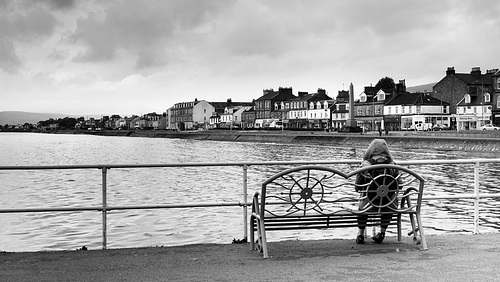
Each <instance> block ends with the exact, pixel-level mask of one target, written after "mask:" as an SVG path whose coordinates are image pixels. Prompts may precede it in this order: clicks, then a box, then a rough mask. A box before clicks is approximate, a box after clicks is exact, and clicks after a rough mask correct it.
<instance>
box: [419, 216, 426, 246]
mask: <svg viewBox="0 0 500 282" xmlns="http://www.w3.org/2000/svg"><path fill="white" fill-rule="evenodd" d="M417 224H418V231H419V233H420V240H421V242H420V244H422V251H425V250H427V242H426V241H425V235H424V227H423V226H422V218H421V217H420V212H417Z"/></svg>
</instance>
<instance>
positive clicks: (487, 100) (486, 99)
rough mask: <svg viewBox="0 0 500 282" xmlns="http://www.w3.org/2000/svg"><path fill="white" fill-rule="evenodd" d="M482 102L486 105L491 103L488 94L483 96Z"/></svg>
mask: <svg viewBox="0 0 500 282" xmlns="http://www.w3.org/2000/svg"><path fill="white" fill-rule="evenodd" d="M484 102H486V103H489V102H491V97H490V93H486V94H484Z"/></svg>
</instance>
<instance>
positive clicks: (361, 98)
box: [359, 93, 366, 103]
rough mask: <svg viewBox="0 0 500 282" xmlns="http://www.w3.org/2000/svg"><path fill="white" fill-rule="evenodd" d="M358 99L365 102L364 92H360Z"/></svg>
mask: <svg viewBox="0 0 500 282" xmlns="http://www.w3.org/2000/svg"><path fill="white" fill-rule="evenodd" d="M359 101H360V102H361V103H366V94H365V93H362V94H361V95H359Z"/></svg>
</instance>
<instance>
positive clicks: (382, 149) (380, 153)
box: [363, 139, 392, 161]
mask: <svg viewBox="0 0 500 282" xmlns="http://www.w3.org/2000/svg"><path fill="white" fill-rule="evenodd" d="M379 157H386V158H388V159H389V160H390V161H392V155H391V153H390V152H389V147H388V146H387V143H386V142H385V140H384V139H373V141H372V142H371V143H370V145H369V146H368V148H367V149H366V151H365V154H364V155H363V160H364V161H366V160H368V159H370V158H371V159H378V158H379Z"/></svg>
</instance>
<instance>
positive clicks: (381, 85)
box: [375, 76, 396, 90]
mask: <svg viewBox="0 0 500 282" xmlns="http://www.w3.org/2000/svg"><path fill="white" fill-rule="evenodd" d="M375 88H377V89H382V90H393V89H394V88H396V84H395V83H394V79H392V78H390V77H388V76H386V77H384V78H381V79H380V80H379V81H378V82H377V84H376V85H375Z"/></svg>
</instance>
